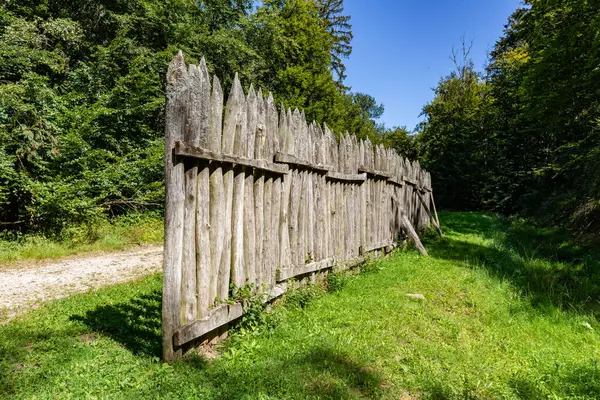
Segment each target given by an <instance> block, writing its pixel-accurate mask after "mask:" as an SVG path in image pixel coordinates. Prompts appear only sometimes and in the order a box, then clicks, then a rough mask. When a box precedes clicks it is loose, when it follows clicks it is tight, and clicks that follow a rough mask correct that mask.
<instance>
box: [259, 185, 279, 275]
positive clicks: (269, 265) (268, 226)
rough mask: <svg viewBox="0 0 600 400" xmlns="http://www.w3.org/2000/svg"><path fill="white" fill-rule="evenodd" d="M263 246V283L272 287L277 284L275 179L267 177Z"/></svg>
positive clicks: (264, 189) (264, 193)
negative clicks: (274, 224) (275, 274)
mask: <svg viewBox="0 0 600 400" xmlns="http://www.w3.org/2000/svg"><path fill="white" fill-rule="evenodd" d="M263 198H264V202H263V207H264V209H263V213H264V219H263V227H264V228H263V237H262V241H263V245H262V246H261V250H262V252H263V254H262V257H261V258H262V265H261V268H262V275H263V277H264V278H263V282H262V283H264V284H266V285H267V287H271V286H272V285H273V284H274V283H275V282H274V281H275V276H274V272H273V271H274V269H275V266H276V264H277V261H275V259H274V257H273V251H274V250H273V248H274V247H275V241H274V239H275V238H274V236H275V235H274V233H273V220H272V218H271V216H272V208H273V177H272V176H268V177H266V181H265V184H264V187H263Z"/></svg>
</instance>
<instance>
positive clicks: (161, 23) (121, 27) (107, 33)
mask: <svg viewBox="0 0 600 400" xmlns="http://www.w3.org/2000/svg"><path fill="white" fill-rule="evenodd" d="M5 3H6V4H3V7H2V8H1V9H0V224H1V225H0V227H2V228H9V229H12V230H19V231H21V232H27V231H36V232H43V233H44V234H46V235H54V236H59V235H60V232H61V231H62V230H63V229H65V227H66V226H68V225H70V224H85V223H89V224H94V223H95V221H98V220H100V219H103V218H105V217H106V216H109V217H113V216H118V215H121V214H124V213H127V212H132V211H133V212H140V211H144V210H153V211H160V210H161V209H162V205H163V197H164V194H163V189H162V182H163V164H162V163H163V161H162V159H163V139H162V138H163V132H164V116H163V114H164V97H165V95H164V87H165V81H164V77H165V74H166V69H167V66H168V63H169V61H170V60H171V59H172V57H173V55H174V54H175V53H176V51H177V50H178V49H182V50H183V51H184V53H185V55H186V58H187V59H188V60H190V61H193V60H197V59H198V58H199V57H200V56H205V57H206V61H207V64H208V67H209V68H210V70H211V71H210V72H211V73H215V74H216V75H217V76H219V77H220V78H221V80H222V83H223V85H224V88H225V89H226V90H227V88H229V87H230V84H231V81H232V79H233V76H234V73H235V72H238V73H239V75H240V78H241V80H242V82H243V83H244V84H245V85H246V86H249V85H250V83H254V84H255V85H259V86H261V87H262V88H263V90H264V91H265V92H267V91H273V92H274V94H275V95H276V96H277V100H278V102H283V103H284V104H285V105H286V106H289V107H299V108H304V109H305V110H306V113H307V116H308V118H309V119H310V120H317V121H319V122H327V123H328V124H329V125H330V126H331V127H332V128H334V129H335V130H336V131H338V132H343V131H346V130H349V131H352V132H354V133H356V134H358V135H361V137H367V136H370V137H371V138H372V140H374V138H375V137H376V134H377V133H376V130H375V129H374V126H375V124H374V122H373V121H372V120H371V118H376V116H375V115H374V114H369V113H368V112H367V113H365V112H364V110H363V109H362V108H361V105H360V104H362V102H357V101H356V96H357V95H353V94H351V93H348V92H347V89H346V88H343V87H340V85H339V83H338V82H336V80H335V79H334V77H333V75H332V72H331V71H332V70H334V71H338V73H340V74H343V64H342V63H341V58H343V57H345V56H347V55H348V54H349V51H350V40H351V38H352V34H351V31H350V25H349V17H348V16H344V15H343V5H342V2H341V1H340V0H338V1H334V2H322V3H316V2H314V1H312V0H286V1H278V0H272V1H271V0H270V1H265V2H262V3H261V4H257V3H256V2H252V1H249V0H217V1H208V2H207V1H196V0H173V1H169V2H163V1H157V0H135V1H113V2H96V1H91V0H83V1H80V2H56V1H48V0H43V1H39V2H31V1H28V0H16V1H8V2H5ZM365 96H366V95H365ZM365 98H368V99H370V100H372V103H373V104H376V103H375V101H374V99H372V98H370V97H368V96H367V97H365Z"/></svg>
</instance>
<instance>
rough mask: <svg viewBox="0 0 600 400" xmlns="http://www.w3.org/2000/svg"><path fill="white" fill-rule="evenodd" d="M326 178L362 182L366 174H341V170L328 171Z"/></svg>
mask: <svg viewBox="0 0 600 400" xmlns="http://www.w3.org/2000/svg"><path fill="white" fill-rule="evenodd" d="M326 178H327V179H331V180H333V181H344V182H364V181H366V180H367V174H342V173H341V172H333V171H329V172H328V173H327V176H326Z"/></svg>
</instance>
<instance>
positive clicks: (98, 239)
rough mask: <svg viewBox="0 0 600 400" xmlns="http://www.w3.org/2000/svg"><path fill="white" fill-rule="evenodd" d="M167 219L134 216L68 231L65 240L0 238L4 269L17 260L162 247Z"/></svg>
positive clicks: (38, 237) (9, 235)
mask: <svg viewBox="0 0 600 400" xmlns="http://www.w3.org/2000/svg"><path fill="white" fill-rule="evenodd" d="M163 231H164V228H163V219H162V216H161V215H159V214H153V213H146V214H132V215H127V216H124V217H120V218H115V219H113V220H112V221H108V220H105V221H99V222H98V223H96V224H92V225H85V226H76V227H72V228H70V229H65V230H63V232H62V233H61V237H53V238H50V237H46V236H43V235H40V234H32V235H22V236H18V235H15V234H14V233H4V234H3V235H1V236H0V268H1V267H2V265H4V266H7V265H8V266H9V265H11V264H13V263H15V262H16V261H19V262H20V261H25V260H41V259H54V258H60V257H66V256H71V255H75V254H81V253H90V252H95V251H119V250H125V249H128V248H131V247H135V246H137V245H142V244H161V243H162V242H163V237H164V236H163V235H164V232H163Z"/></svg>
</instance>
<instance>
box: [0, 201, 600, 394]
mask: <svg viewBox="0 0 600 400" xmlns="http://www.w3.org/2000/svg"><path fill="white" fill-rule="evenodd" d="M441 219H442V223H443V228H444V230H445V233H446V236H447V241H446V242H441V241H440V240H438V239H435V237H434V236H433V235H431V234H426V235H425V244H426V246H427V248H428V250H429V251H430V254H431V256H430V257H422V256H420V255H418V254H417V253H416V252H415V251H414V250H410V249H409V250H404V251H399V252H398V253H397V254H395V255H393V256H392V257H390V258H387V259H385V260H381V261H377V262H373V263H370V264H368V265H367V266H366V267H365V268H364V270H363V273H361V274H359V275H356V276H353V277H343V276H338V275H336V276H333V277H332V278H330V279H329V293H327V294H325V293H324V291H323V290H320V289H314V288H313V289H310V290H304V291H295V292H292V293H291V294H290V295H289V296H287V298H286V300H285V301H283V302H282V303H281V304H280V305H278V306H276V307H275V308H274V311H273V312H272V313H270V314H269V316H268V317H266V318H263V319H255V318H249V319H248V320H247V321H246V323H245V325H244V327H243V328H242V329H240V330H239V332H238V333H236V334H234V335H233V336H232V337H231V339H230V340H229V341H228V342H227V343H226V344H225V345H224V346H223V348H222V349H221V351H222V355H221V356H220V357H218V358H216V359H214V360H206V359H204V358H202V357H200V356H198V355H189V356H188V357H187V358H186V359H184V360H182V361H180V362H177V363H175V364H173V365H171V366H169V365H165V364H162V363H161V362H160V359H159V354H160V293H161V292H160V288H161V277H160V276H151V277H147V278H145V279H143V280H141V281H138V282H135V283H131V284H127V285H121V286H116V287H112V288H108V289H105V290H101V291H98V292H94V293H89V294H83V295H79V296H75V297H72V298H68V299H64V300H60V301H56V302H54V303H51V304H49V305H47V306H45V307H43V308H42V309H40V310H37V311H33V312H31V313H29V314H28V315H26V316H24V317H23V318H21V319H19V320H17V321H14V322H11V323H10V324H8V325H4V326H0V398H27V399H35V398H40V399H41V398H111V399H112V398H126V399H132V398H144V399H146V398H207V399H228V398H239V399H280V398H290V399H304V398H315V399H316V398H340V399H346V398H348V399H352V398H393V399H398V398H400V399H597V398H600V370H599V366H598V362H599V361H600V336H599V334H600V323H599V322H598V316H599V315H600V313H599V312H598V310H599V304H598V299H600V296H599V289H598V285H599V282H600V280H599V279H598V277H599V275H600V271H599V269H598V258H596V257H594V256H593V255H592V254H590V253H589V252H587V251H586V250H585V249H581V248H578V247H577V246H575V245H573V244H572V243H571V242H569V241H568V240H566V238H565V237H564V236H562V235H560V234H558V233H556V232H552V231H544V230H540V229H536V228H533V227H530V226H529V225H527V223H526V222H525V221H518V220H515V221H511V222H510V223H507V222H506V221H503V220H501V219H499V218H497V217H494V216H489V215H483V214H476V213H463V214H443V215H442V216H441ZM407 294H422V295H423V296H424V297H425V300H424V301H423V300H419V299H414V298H411V297H408V296H406V295H407Z"/></svg>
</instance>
